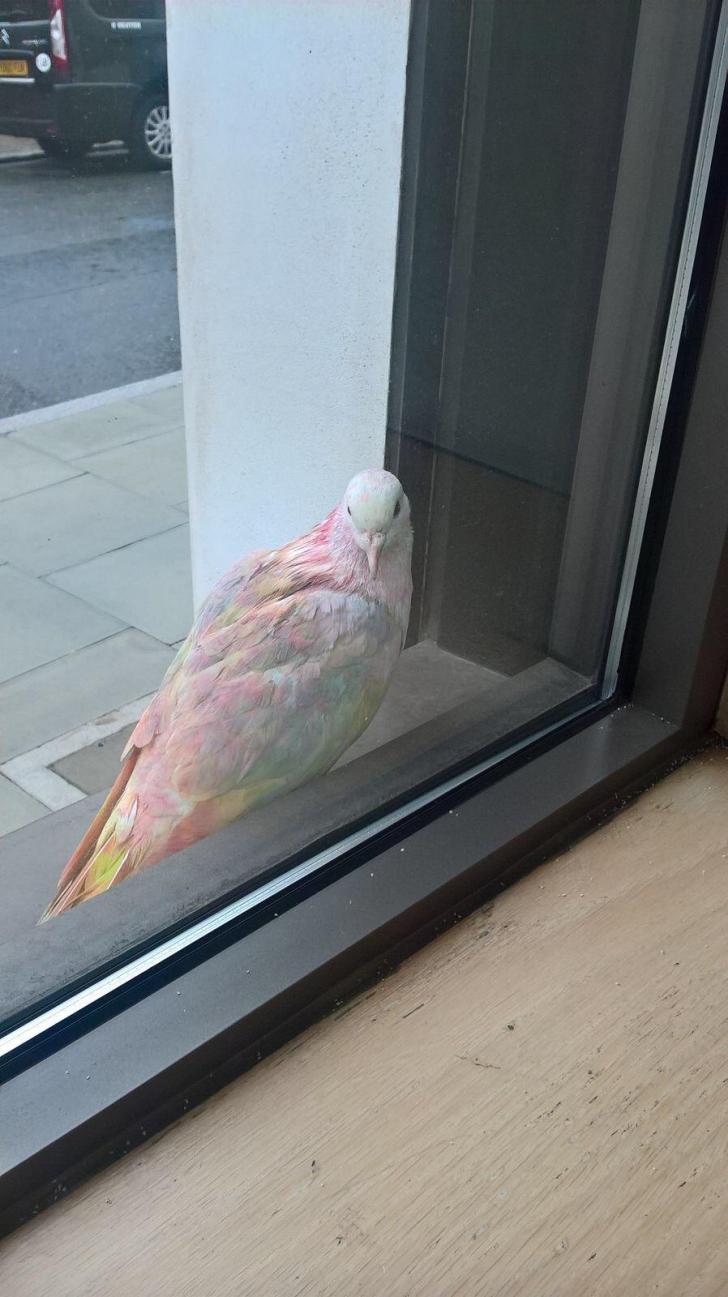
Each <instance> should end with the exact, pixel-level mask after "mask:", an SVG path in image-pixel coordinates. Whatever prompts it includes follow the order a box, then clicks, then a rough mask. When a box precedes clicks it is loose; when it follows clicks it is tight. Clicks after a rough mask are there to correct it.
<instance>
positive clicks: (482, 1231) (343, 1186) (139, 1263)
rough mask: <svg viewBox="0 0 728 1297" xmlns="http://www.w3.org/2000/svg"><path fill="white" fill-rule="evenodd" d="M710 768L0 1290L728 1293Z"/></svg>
mask: <svg viewBox="0 0 728 1297" xmlns="http://www.w3.org/2000/svg"><path fill="white" fill-rule="evenodd" d="M727 973H728V753H726V752H725V751H722V750H713V751H711V752H709V753H707V754H704V755H702V756H701V757H700V758H698V759H696V760H694V761H693V762H691V763H690V764H689V765H687V766H685V767H684V768H682V769H681V770H679V771H677V772H676V773H674V774H672V775H671V776H669V777H668V778H667V779H665V780H664V781H662V782H661V783H660V784H658V785H657V786H656V787H654V788H653V789H652V790H650V791H649V792H647V793H646V794H644V795H643V796H642V797H641V798H640V799H639V800H637V801H636V802H635V803H634V804H633V805H631V806H630V807H628V808H627V809H626V810H625V811H624V812H623V813H622V814H621V815H620V816H619V817H618V818H617V819H615V820H614V821H612V822H611V823H610V824H608V825H607V826H605V827H604V828H602V829H601V830H599V831H598V832H596V833H595V834H593V835H592V836H591V837H589V838H588V839H585V840H584V841H582V842H580V843H578V844H577V845H576V846H574V847H573V848H572V849H571V850H569V851H567V852H566V853H565V854H563V855H562V856H561V857H559V858H558V859H556V860H552V861H550V862H548V863H547V864H546V865H544V866H543V867H542V868H540V869H539V870H537V871H536V872H534V873H533V874H531V875H530V876H529V877H528V878H526V879H524V880H523V881H522V882H520V883H519V884H518V885H517V886H515V887H513V888H511V889H510V890H509V891H507V892H506V893H504V894H503V895H502V896H501V897H500V898H499V899H498V900H497V902H496V903H495V904H494V905H493V906H492V907H486V908H485V909H484V910H481V911H479V912H478V913H476V914H474V915H473V916H472V917H470V918H469V919H467V920H466V921H465V922H463V923H461V924H460V925H459V926H458V927H457V928H456V929H454V930H452V931H451V932H449V933H448V934H447V935H445V936H443V937H441V938H440V939H439V940H438V941H436V942H434V943H433V944H432V945H430V946H429V947H428V948H427V949H425V950H423V951H421V952H420V953H419V954H418V955H416V956H415V957H413V958H412V959H411V960H409V961H408V962H407V963H406V964H405V965H404V966H403V967H402V968H401V969H400V970H399V971H398V972H397V973H396V974H395V975H394V976H392V977H391V978H389V979H388V980H386V981H385V982H383V983H381V984H380V985H379V986H378V987H377V988H376V989H375V990H372V991H369V992H367V993H366V994H365V995H363V996H362V997H361V998H360V999H359V1000H358V1001H357V1002H356V1003H355V1004H354V1006H353V1007H350V1006H347V1007H346V1009H345V1010H343V1011H340V1012H339V1013H338V1014H337V1015H334V1016H333V1017H331V1018H329V1019H328V1020H327V1021H326V1022H323V1023H321V1024H319V1025H318V1026H316V1027H314V1028H313V1029H311V1030H309V1031H307V1032H306V1033H305V1034H304V1035H303V1036H302V1037H300V1038H299V1039H298V1040H296V1041H294V1042H292V1043H291V1044H290V1045H289V1046H287V1047H286V1048H284V1049H282V1050H280V1051H279V1052H278V1053H277V1054H275V1055H274V1056H272V1057H271V1058H269V1059H268V1060H267V1061H265V1062H263V1063H262V1064H260V1065H259V1066H258V1067H257V1068H255V1069H254V1070H253V1071H252V1072H250V1073H249V1074H248V1075H246V1076H244V1077H241V1078H240V1079H239V1080H238V1081H237V1082H235V1083H234V1084H232V1085H230V1086H229V1087H228V1088H227V1089H226V1090H225V1091H223V1092H222V1093H221V1094H219V1095H217V1096H216V1097H215V1098H214V1099H212V1100H210V1101H209V1102H208V1103H207V1104H206V1105H205V1106H204V1107H203V1108H202V1109H200V1110H199V1111H197V1112H195V1113H193V1114H192V1115H191V1116H190V1117H189V1118H187V1119H185V1120H184V1121H183V1122H181V1123H180V1124H179V1125H177V1126H176V1127H175V1128H173V1129H172V1130H171V1131H169V1132H168V1133H167V1134H166V1135H165V1136H163V1137H162V1138H160V1139H159V1140H158V1141H157V1142H156V1143H153V1144H150V1145H149V1146H147V1147H145V1148H144V1149H142V1150H138V1151H136V1152H135V1153H133V1154H132V1155H130V1156H129V1157H128V1158H127V1159H126V1160H124V1161H122V1162H119V1163H117V1164H116V1165H115V1166H113V1167H111V1168H110V1169H109V1170H108V1171H106V1172H104V1173H103V1174H100V1175H99V1176H97V1177H96V1179H94V1180H93V1181H91V1182H90V1183H89V1184H88V1185H86V1186H85V1187H83V1188H82V1189H80V1190H79V1191H77V1192H76V1193H75V1194H73V1195H72V1196H71V1197H70V1198H68V1199H67V1200H66V1201H64V1202H62V1203H60V1204H58V1205H57V1206H56V1207H54V1208H53V1209H52V1210H49V1211H48V1212H46V1213H44V1214H43V1215H42V1216H40V1217H39V1218H38V1219H37V1220H36V1221H34V1222H33V1223H32V1224H31V1225H29V1226H27V1227H25V1228H24V1229H23V1230H20V1231H19V1232H18V1233H17V1234H15V1235H13V1236H12V1237H11V1238H9V1239H8V1240H6V1242H5V1243H4V1244H3V1245H2V1246H1V1247H0V1291H1V1292H2V1293H3V1295H4V1297H40V1295H41V1294H42V1295H43V1297H47V1295H48V1294H50V1295H51V1297H147V1295H148V1297H202V1295H203V1294H204V1295H208V1294H209V1295H210V1297H304V1295H305V1297H511V1295H513V1297H647V1295H648V1294H652V1293H658V1294H661V1297H725V1295H726V1294H728V1156H727V1153H728V1030H727V1028H728V994H727V991H726V982H727V977H726V974H727Z"/></svg>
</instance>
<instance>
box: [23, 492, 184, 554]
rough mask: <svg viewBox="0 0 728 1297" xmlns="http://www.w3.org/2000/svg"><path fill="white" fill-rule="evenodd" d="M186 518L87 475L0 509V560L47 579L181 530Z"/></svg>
mask: <svg viewBox="0 0 728 1297" xmlns="http://www.w3.org/2000/svg"><path fill="white" fill-rule="evenodd" d="M182 517H183V515H182V514H180V513H178V512H176V511H175V510H174V509H170V508H168V507H167V506H166V505H162V504H157V503H154V502H153V501H151V500H146V499H144V498H143V497H142V496H139V495H136V494H134V493H133V492H131V491H124V490H122V488H121V487H118V486H114V484H113V483H112V482H103V481H102V480H101V479H100V478H96V477H92V476H91V475H90V474H84V475H83V476H82V477H74V478H71V479H70V480H69V481H67V482H58V483H56V484H55V485H54V486H47V487H43V488H42V489H41V490H38V491H31V492H30V493H29V494H28V495H22V496H18V497H16V498H15V499H13V500H5V501H4V502H3V503H2V504H0V559H4V560H5V561H7V562H10V563H12V564H14V566H15V567H18V568H20V569H21V570H22V571H26V572H32V573H34V574H35V575H36V576H44V575H46V574H47V573H49V572H57V571H59V570H60V569H61V568H66V567H71V566H73V565H74V564H76V563H82V562H84V561H85V560H86V559H89V558H94V557H96V556H97V555H99V554H105V553H108V552H109V551H110V550H112V549H118V548H119V546H121V545H129V544H131V543H132V542H133V541H136V540H141V539H142V538H143V537H145V536H151V535H155V534H157V533H159V532H162V531H167V530H169V529H170V528H171V527H176V526H179V523H180V519H181V518H182Z"/></svg>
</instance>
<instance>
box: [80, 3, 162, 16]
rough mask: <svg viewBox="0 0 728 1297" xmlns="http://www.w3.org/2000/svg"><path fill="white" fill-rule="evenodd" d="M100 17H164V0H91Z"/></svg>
mask: <svg viewBox="0 0 728 1297" xmlns="http://www.w3.org/2000/svg"><path fill="white" fill-rule="evenodd" d="M92 7H93V9H94V11H95V13H97V14H98V15H99V17H100V18H121V19H124V18H127V19H128V18H164V0H93V3H92Z"/></svg>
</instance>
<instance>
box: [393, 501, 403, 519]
mask: <svg viewBox="0 0 728 1297" xmlns="http://www.w3.org/2000/svg"><path fill="white" fill-rule="evenodd" d="M401 508H402V501H401V500H398V501H397V503H396V504H395V506H394V516H395V518H396V517H397V515H398V514H399V511H400V509H401Z"/></svg>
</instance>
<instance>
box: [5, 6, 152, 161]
mask: <svg viewBox="0 0 728 1297" xmlns="http://www.w3.org/2000/svg"><path fill="white" fill-rule="evenodd" d="M0 134H5V135H21V136H30V137H31V138H33V139H36V140H37V141H38V143H39V144H40V146H41V148H42V149H43V150H44V151H45V153H47V154H48V156H49V157H53V158H58V159H61V160H63V159H66V160H70V159H73V158H77V157H79V156H80V155H82V154H84V153H86V152H87V150H88V149H89V148H90V147H91V146H92V145H93V144H100V143H104V142H106V141H110V140H122V141H123V142H124V143H125V144H126V146H127V147H128V149H129V151H130V153H131V155H132V158H133V159H134V161H135V162H137V163H138V164H141V165H142V166H146V167H156V168H162V167H168V166H169V165H170V162H171V159H172V139H171V134H170V121H169V98H168V91H167V45H166V24H165V12H164V0H0Z"/></svg>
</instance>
